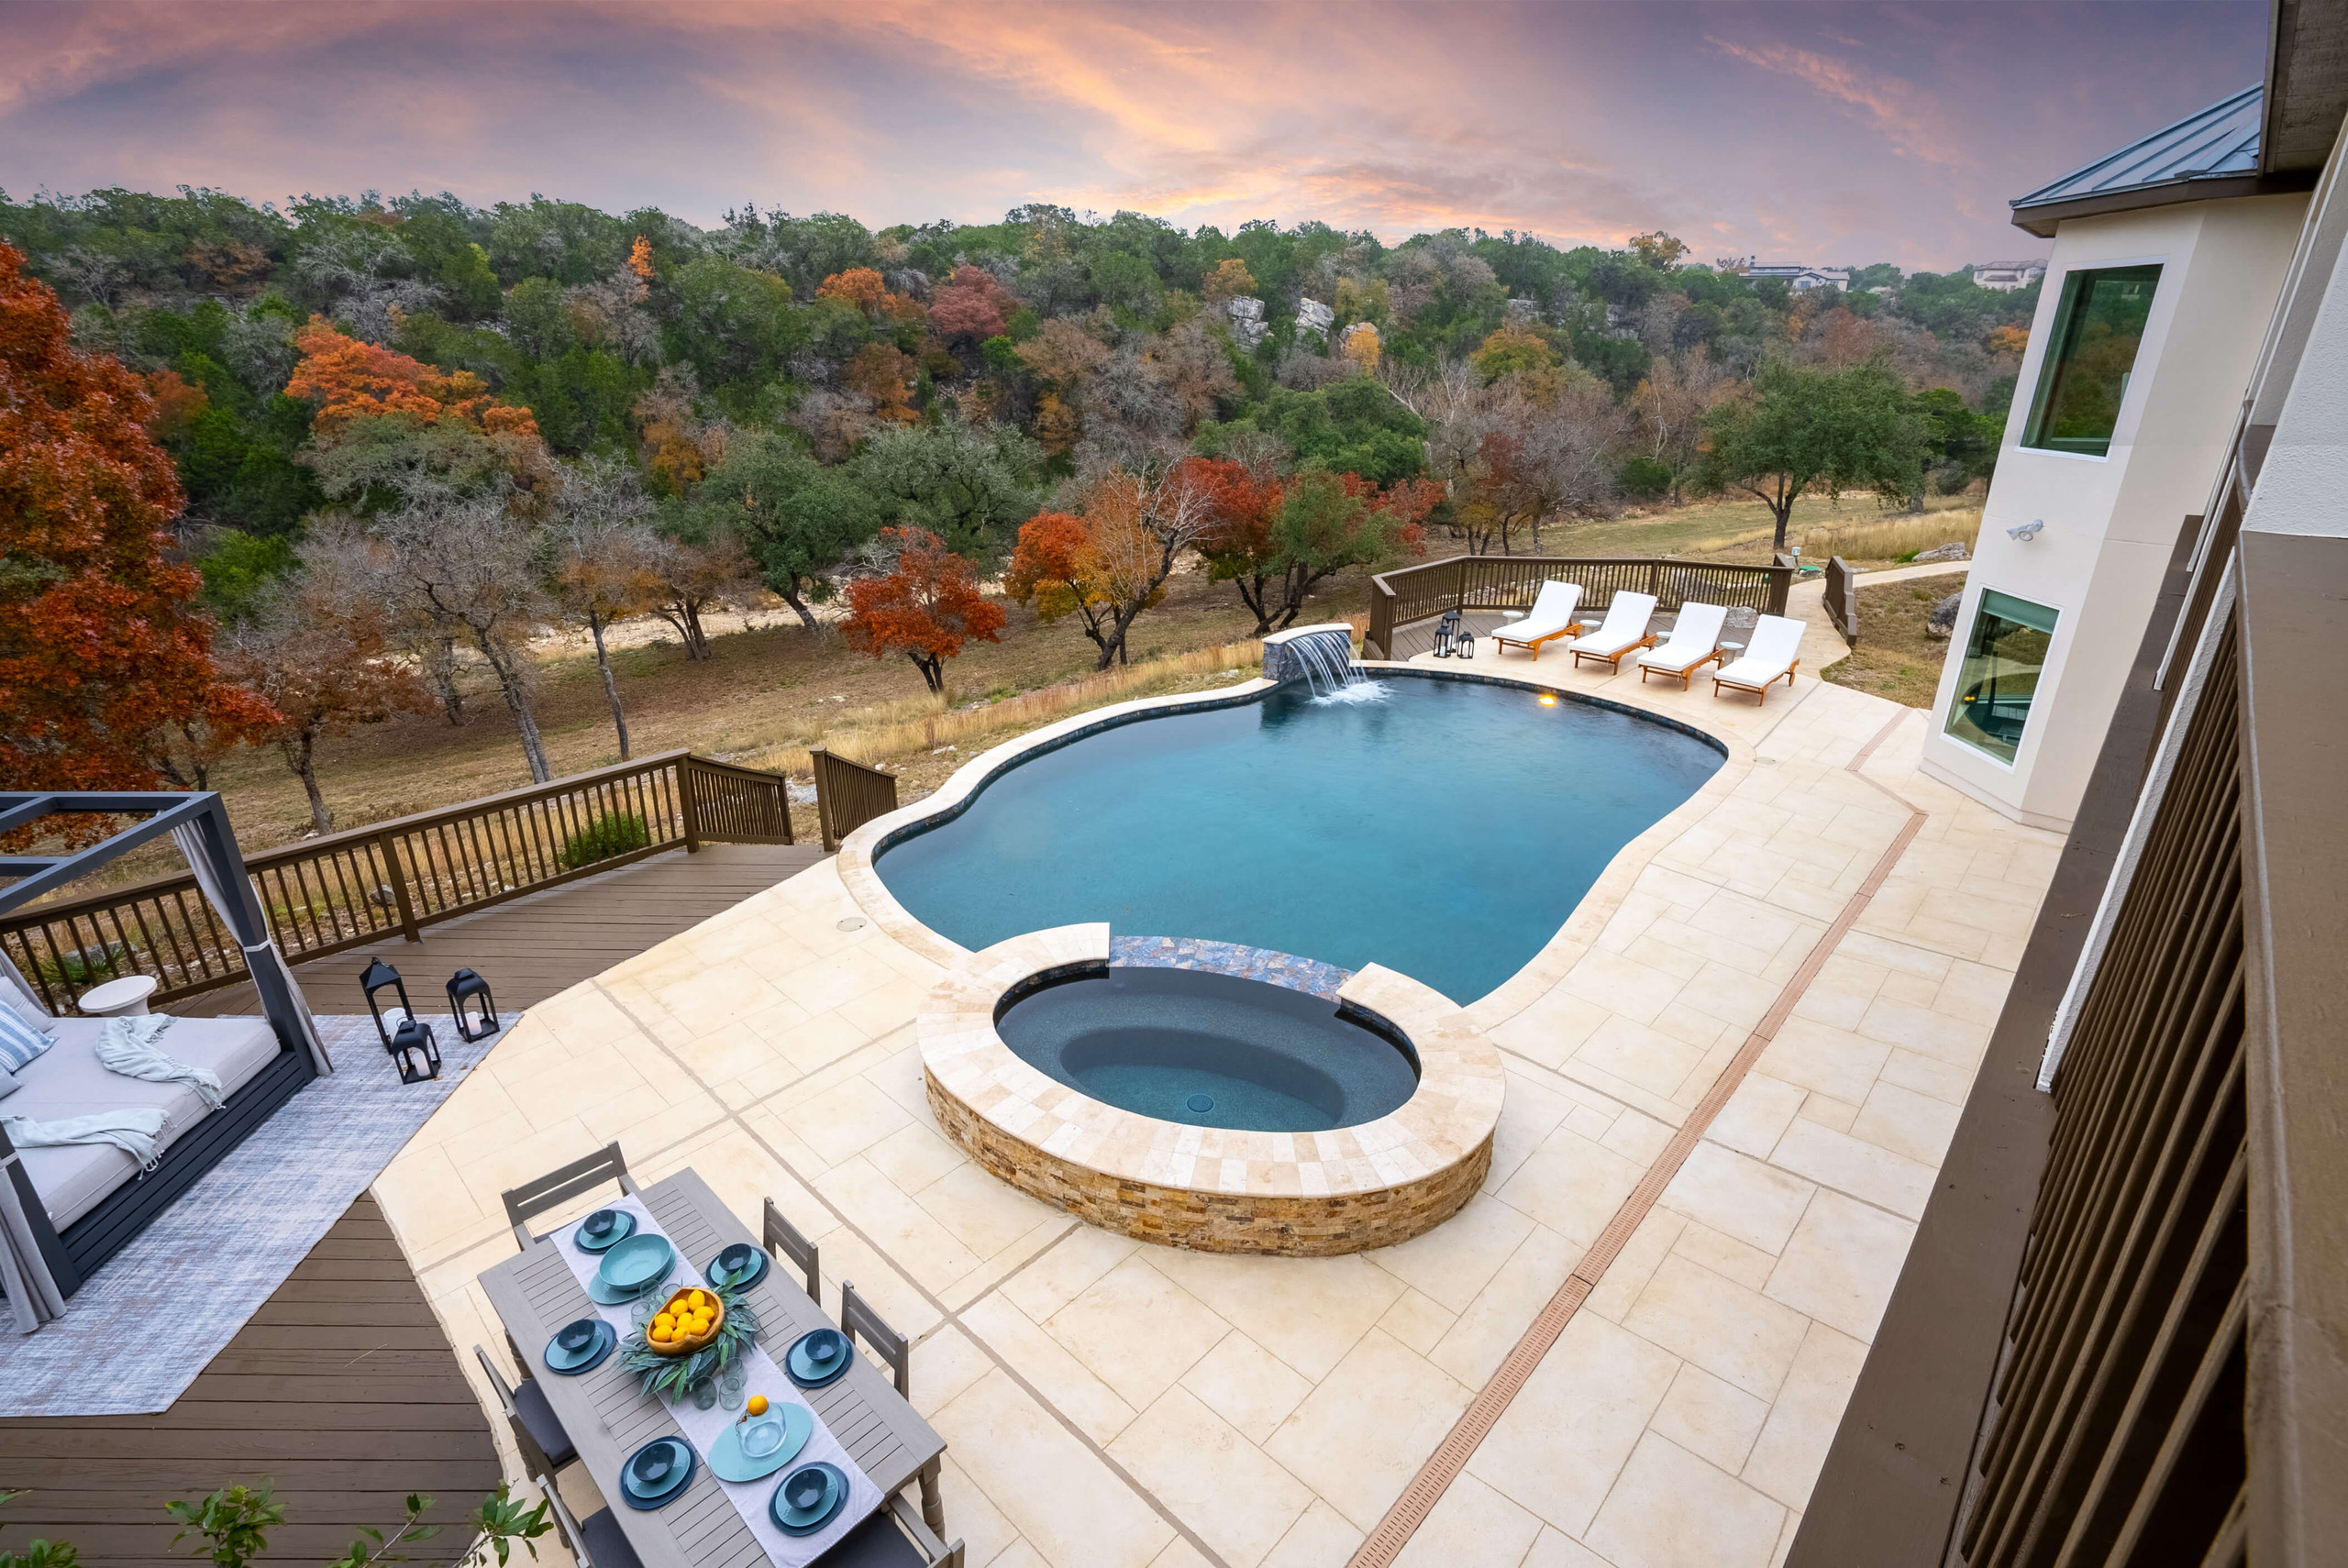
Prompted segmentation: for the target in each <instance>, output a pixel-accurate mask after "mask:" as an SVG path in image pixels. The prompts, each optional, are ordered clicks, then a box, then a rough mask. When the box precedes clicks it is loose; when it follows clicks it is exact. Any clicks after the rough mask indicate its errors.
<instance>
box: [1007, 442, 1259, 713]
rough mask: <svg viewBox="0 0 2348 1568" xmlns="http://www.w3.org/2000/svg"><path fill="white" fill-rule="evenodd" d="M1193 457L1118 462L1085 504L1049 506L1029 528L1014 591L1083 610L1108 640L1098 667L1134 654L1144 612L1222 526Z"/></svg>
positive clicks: (1041, 608)
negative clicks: (1069, 508)
mask: <svg viewBox="0 0 2348 1568" xmlns="http://www.w3.org/2000/svg"><path fill="white" fill-rule="evenodd" d="M1193 461H1194V459H1188V458H1186V459H1183V460H1182V461H1180V462H1176V463H1173V464H1171V465H1168V466H1166V467H1162V468H1155V469H1122V468H1117V469H1109V470H1108V471H1106V472H1105V473H1102V475H1100V476H1099V477H1098V478H1096V479H1094V480H1092V481H1091V484H1090V485H1088V486H1087V487H1086V488H1085V492H1084V495H1083V500H1082V502H1081V511H1080V512H1079V513H1061V512H1047V513H1041V514H1039V515H1037V516H1036V517H1033V518H1030V519H1029V520H1028V521H1027V523H1026V524H1025V525H1023V526H1022V527H1021V528H1020V530H1019V546H1018V548H1017V549H1016V550H1015V551H1013V555H1012V558H1011V569H1010V570H1009V571H1008V572H1007V573H1006V574H1005V575H1004V577H1003V589H1004V591H1006V592H1008V593H1009V594H1010V595H1011V596H1012V597H1013V599H1015V600H1017V601H1018V602H1020V603H1022V604H1026V603H1030V602H1032V603H1033V604H1034V605H1035V607H1036V614H1037V615H1039V616H1040V617H1042V618H1043V619H1044V620H1046V621H1056V620H1058V619H1059V618H1060V617H1061V616H1063V615H1067V614H1069V613H1075V614H1077V615H1078V616H1080V618H1081V619H1082V621H1083V623H1084V635H1086V636H1087V637H1089V638H1091V641H1092V644H1093V646H1095V647H1097V648H1098V649H1100V657H1098V658H1097V659H1096V660H1095V661H1094V664H1093V668H1096V669H1106V668H1109V667H1110V665H1112V664H1123V663H1124V662H1126V636H1127V634H1128V633H1130V632H1131V631H1132V630H1133V624H1134V622H1135V620H1136V619H1137V618H1138V617H1139V616H1140V614H1141V613H1142V612H1143V611H1145V610H1146V609H1148V608H1149V607H1150V606H1152V605H1154V604H1157V603H1158V602H1160V601H1162V600H1163V599H1164V598H1165V597H1166V580H1167V579H1168V578H1169V577H1171V576H1173V575H1174V564H1175V562H1177V561H1179V560H1180V559H1181V558H1182V557H1183V556H1185V555H1187V554H1189V553H1190V552H1191V550H1193V549H1196V548H1197V547H1199V545H1200V544H1201V542H1202V541H1203V540H1204V539H1205V538H1206V537H1207V536H1208V535H1209V534H1210V533H1211V532H1212V531H1213V527H1214V503H1213V496H1212V494H1211V493H1210V491H1209V489H1208V487H1207V486H1206V485H1205V484H1204V483H1202V482H1201V481H1200V479H1199V476H1198V475H1197V473H1196V472H1195V470H1194V469H1193V467H1192V464H1193Z"/></svg>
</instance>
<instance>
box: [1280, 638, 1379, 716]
mask: <svg viewBox="0 0 2348 1568" xmlns="http://www.w3.org/2000/svg"><path fill="white" fill-rule="evenodd" d="M1264 674H1265V675H1266V676H1267V677H1268V678H1269V679H1273V680H1279V681H1290V680H1302V681H1304V682H1305V683H1306V684H1307V685H1308V686H1310V687H1311V688H1312V700H1313V701H1316V702H1370V701H1378V700H1379V698H1382V697H1384V696H1385V695H1386V688H1385V687H1383V686H1381V685H1380V684H1379V683H1378V682H1377V681H1375V680H1372V679H1369V678H1368V676H1366V675H1364V674H1362V672H1361V671H1360V670H1358V669H1356V668H1354V639H1353V628H1352V627H1350V626H1346V625H1344V624H1334V625H1327V626H1301V627H1299V628H1297V629H1296V630H1294V631H1290V632H1276V633H1274V634H1273V635H1271V636H1268V637H1266V638H1265V639H1264Z"/></svg>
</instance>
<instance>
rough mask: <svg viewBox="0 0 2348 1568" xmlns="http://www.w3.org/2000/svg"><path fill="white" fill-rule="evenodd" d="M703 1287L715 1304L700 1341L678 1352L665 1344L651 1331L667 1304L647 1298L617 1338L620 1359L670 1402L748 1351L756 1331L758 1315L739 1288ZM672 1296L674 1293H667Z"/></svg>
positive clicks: (651, 1390)
mask: <svg viewBox="0 0 2348 1568" xmlns="http://www.w3.org/2000/svg"><path fill="white" fill-rule="evenodd" d="M702 1290H703V1294H704V1295H707V1296H710V1297H714V1298H715V1301H716V1304H717V1307H718V1310H717V1312H716V1313H714V1319H715V1321H714V1325H713V1326H712V1329H711V1331H709V1332H708V1333H707V1334H706V1336H694V1338H695V1340H696V1341H698V1343H697V1344H696V1347H695V1348H694V1349H692V1350H691V1351H690V1352H688V1353H683V1354H680V1353H678V1352H677V1351H676V1350H674V1349H672V1348H670V1346H669V1345H667V1344H662V1343H656V1342H654V1341H653V1339H652V1338H651V1337H650V1335H651V1333H652V1331H653V1329H654V1326H655V1324H656V1323H657V1322H658V1321H659V1318H660V1317H661V1315H662V1313H663V1311H664V1310H665V1305H664V1307H663V1308H661V1309H655V1308H653V1304H652V1303H651V1302H649V1301H646V1302H642V1303H640V1304H639V1305H638V1307H637V1311H636V1313H635V1314H634V1316H635V1318H636V1320H637V1321H636V1326H635V1328H634V1329H633V1330H631V1331H629V1334H628V1337H627V1338H626V1340H625V1341H623V1342H621V1344H620V1351H619V1355H620V1365H621V1366H622V1367H623V1368H625V1369H626V1370H627V1371H629V1372H632V1373H634V1374H636V1375H637V1378H638V1379H639V1380H640V1381H641V1382H642V1383H643V1385H644V1391H645V1392H646V1393H647V1394H658V1395H659V1396H660V1397H663V1398H665V1399H667V1400H668V1401H669V1403H670V1404H671V1405H673V1404H676V1403H677V1402H678V1401H680V1400H681V1399H682V1398H684V1397H685V1396H686V1395H687V1394H689V1393H691V1392H692V1390H693V1387H694V1386H696V1385H697V1384H700V1383H703V1382H705V1381H707V1380H709V1379H711V1378H714V1377H716V1376H718V1375H720V1374H722V1373H724V1372H725V1369H726V1368H727V1367H729V1366H731V1365H733V1364H735V1363H736V1362H737V1361H739V1360H740V1359H741V1358H742V1357H743V1356H745V1355H747V1354H748V1353H749V1349H750V1346H751V1345H752V1344H753V1343H755V1342H757V1340H758V1337H759V1320H758V1315H757V1314H756V1313H754V1312H752V1311H751V1310H750V1307H749V1303H748V1301H746V1300H744V1299H743V1297H742V1293H741V1292H740V1291H738V1290H728V1289H726V1288H725V1287H724V1286H714V1285H712V1286H703V1287H702ZM679 1294H681V1292H680V1293H679ZM674 1298H675V1297H674V1296H673V1295H672V1296H671V1297H669V1299H670V1300H673V1299H674ZM679 1338H682V1336H679Z"/></svg>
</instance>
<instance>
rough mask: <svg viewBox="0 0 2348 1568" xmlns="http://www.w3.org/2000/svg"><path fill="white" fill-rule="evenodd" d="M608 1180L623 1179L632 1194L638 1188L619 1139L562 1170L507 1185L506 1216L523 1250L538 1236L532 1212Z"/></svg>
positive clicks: (622, 1184) (623, 1185) (623, 1187)
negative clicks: (534, 1233)
mask: <svg viewBox="0 0 2348 1568" xmlns="http://www.w3.org/2000/svg"><path fill="white" fill-rule="evenodd" d="M607 1181H615V1182H617V1183H619V1184H620V1190H621V1191H622V1192H625V1193H627V1194H629V1195H630V1196H631V1197H632V1196H634V1194H635V1192H636V1183H635V1182H633V1181H631V1180H629V1179H628V1174H627V1161H626V1160H625V1159H623V1158H621V1157H620V1146H619V1145H618V1144H617V1143H606V1144H605V1145H604V1147H603V1148H601V1149H599V1150H597V1151H596V1152H595V1153H594V1154H590V1155H588V1156H587V1157H586V1158H585V1159H583V1160H573V1161H571V1162H570V1164H569V1165H565V1166H563V1167H562V1168H561V1169H560V1170H559V1171H548V1173H547V1174H546V1175H544V1176H539V1177H537V1179H536V1180H534V1181H526V1182H524V1183H523V1184H522V1185H521V1186H519V1187H507V1188H506V1189H505V1190H504V1192H503V1193H501V1194H500V1195H499V1196H500V1197H502V1198H504V1200H505V1220H506V1222H507V1223H508V1224H510V1225H512V1226H513V1227H514V1240H515V1241H516V1242H520V1243H521V1246H522V1250H523V1251H525V1252H527V1251H529V1248H530V1243H531V1242H533V1241H534V1240H536V1239H537V1238H535V1237H533V1236H532V1235H531V1234H530V1228H529V1226H528V1225H527V1224H526V1223H525V1221H526V1220H528V1219H529V1218H530V1216H531V1215H533V1214H543V1213H545V1212H546V1211H547V1210H548V1209H556V1208H559V1207H560V1206H561V1205H563V1204H565V1203H568V1202H570V1200H571V1199H572V1198H576V1197H578V1196H579V1195H580V1194H581V1193H582V1192H585V1191H587V1190H589V1189H590V1188H592V1187H600V1186H602V1185H603V1184H604V1182H607Z"/></svg>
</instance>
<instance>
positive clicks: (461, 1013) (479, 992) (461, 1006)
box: [449, 969, 498, 1041]
mask: <svg viewBox="0 0 2348 1568" xmlns="http://www.w3.org/2000/svg"><path fill="white" fill-rule="evenodd" d="M472 999H478V1000H477V1002H476V1003H475V1007H476V1010H477V1012H478V1016H475V1017H468V1016H467V1014H466V1011H465V1004H466V1002H467V1001H468V1000H472ZM449 1013H450V1015H451V1016H453V1017H454V1018H455V1019H456V1021H457V1032H458V1033H459V1034H460V1035H462V1036H463V1037H464V1038H465V1039H466V1040H468V1041H473V1040H486V1039H488V1038H489V1037H490V1036H491V1035H493V1034H494V1033H496V1032H497V1029H498V1023H497V1002H496V1000H495V999H493V997H491V996H490V994H489V982H488V981H487V980H484V979H482V977H480V976H479V975H476V974H474V973H473V972H472V971H471V969H460V970H458V971H457V972H456V973H455V974H453V975H451V976H449Z"/></svg>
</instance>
